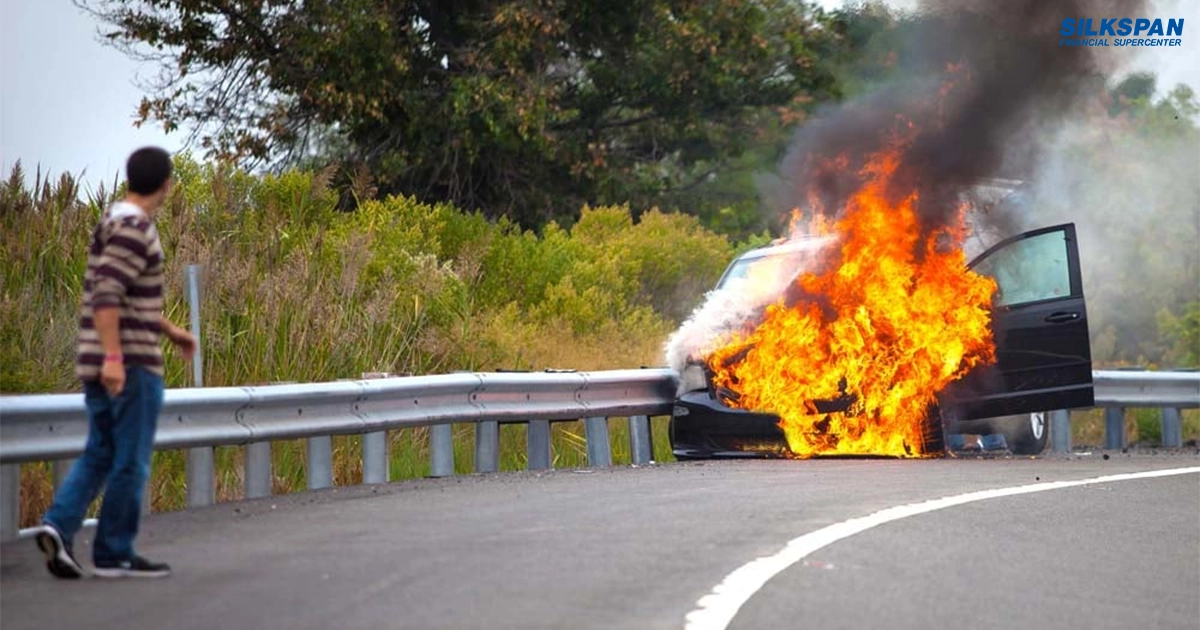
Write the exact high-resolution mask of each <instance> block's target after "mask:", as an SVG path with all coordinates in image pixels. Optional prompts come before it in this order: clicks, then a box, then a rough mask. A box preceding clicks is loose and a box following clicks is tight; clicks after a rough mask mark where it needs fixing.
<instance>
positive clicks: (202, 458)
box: [142, 446, 216, 507]
mask: <svg viewBox="0 0 1200 630" xmlns="http://www.w3.org/2000/svg"><path fill="white" fill-rule="evenodd" d="M185 476H186V478H187V502H188V503H187V504H188V507H203V506H206V505H212V504H213V502H214V501H215V499H216V492H215V487H214V486H215V484H214V481H215V479H216V463H215V457H214V453H213V447H211V446H201V447H197V448H189V449H188V451H187V472H186V473H185ZM146 498H149V495H146ZM142 504H143V506H149V505H150V501H143V502H142Z"/></svg>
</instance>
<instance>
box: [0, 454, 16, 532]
mask: <svg viewBox="0 0 1200 630" xmlns="http://www.w3.org/2000/svg"><path fill="white" fill-rule="evenodd" d="M20 525H21V465H20V464H5V465H3V466H0V540H12V539H13V538H16V537H17V534H18V533H20V531H21V528H20Z"/></svg>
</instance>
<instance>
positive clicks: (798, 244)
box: [736, 234, 837, 260]
mask: <svg viewBox="0 0 1200 630" xmlns="http://www.w3.org/2000/svg"><path fill="white" fill-rule="evenodd" d="M835 240H837V236H836V235H833V234H829V235H824V236H815V235H808V234H805V235H801V236H795V237H792V238H791V239H789V240H787V241H785V242H783V243H780V244H778V245H768V246H766V247H759V248H756V249H752V250H750V251H748V252H746V253H744V254H742V255H741V256H738V257H737V259H736V260H753V259H755V258H766V257H768V256H778V255H780V254H790V253H793V252H804V251H816V250H819V249H821V248H822V247H825V246H826V245H828V244H829V243H831V242H833V241H835Z"/></svg>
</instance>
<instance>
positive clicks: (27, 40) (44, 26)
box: [0, 0, 1200, 185]
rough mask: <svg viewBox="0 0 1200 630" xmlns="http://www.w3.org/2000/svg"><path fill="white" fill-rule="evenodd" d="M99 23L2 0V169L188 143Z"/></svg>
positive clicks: (66, 8) (106, 176)
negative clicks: (146, 99) (161, 117)
mask: <svg viewBox="0 0 1200 630" xmlns="http://www.w3.org/2000/svg"><path fill="white" fill-rule="evenodd" d="M821 4H823V5H825V6H827V7H836V6H840V5H841V4H842V0H821ZM891 4H893V5H899V6H904V7H910V8H911V7H912V6H914V5H915V2H913V1H912V0H895V1H893V2H891ZM1150 13H1151V15H1150V17H1164V18H1166V17H1185V18H1186V19H1187V21H1186V28H1185V30H1184V37H1183V42H1184V46H1183V47H1182V48H1158V49H1151V50H1148V51H1146V52H1144V53H1142V54H1141V56H1140V57H1139V59H1138V60H1137V62H1136V64H1135V65H1136V67H1138V68H1145V69H1150V70H1154V71H1155V72H1157V73H1158V75H1159V79H1160V86H1172V85H1174V84H1175V83H1179V82H1186V83H1188V84H1189V85H1191V86H1192V87H1193V88H1196V89H1197V90H1198V91H1200V1H1196V0H1157V1H1156V2H1154V9H1153V10H1152V11H1151V12H1150ZM1085 17H1086V16H1085ZM97 26H98V25H97V24H96V23H95V22H94V20H93V19H92V18H91V16H89V15H87V14H84V13H82V12H80V11H79V10H78V9H77V8H75V6H74V5H73V4H72V3H71V1H70V0H0V86H2V88H0V177H5V176H7V174H8V172H9V169H11V167H12V165H13V163H14V162H16V161H17V160H18V159H20V160H21V163H22V164H23V165H24V166H26V167H27V170H28V171H29V172H30V173H32V171H33V168H34V167H35V166H37V165H38V164H40V165H41V166H42V168H43V170H46V169H49V170H50V171H51V172H52V173H54V174H56V175H57V174H58V173H61V172H63V171H69V172H72V173H76V174H78V173H80V172H82V171H84V170H85V169H86V173H87V177H86V179H87V181H88V182H90V183H92V185H94V184H95V183H96V182H98V181H101V180H103V181H109V182H111V181H112V179H113V176H114V175H115V174H117V173H119V172H120V171H121V169H122V166H123V164H124V159H125V156H127V155H128V154H129V153H130V152H131V151H133V150H134V149H136V148H138V147H140V146H144V145H147V144H157V145H159V146H162V147H164V148H166V149H168V150H170V151H176V150H179V149H180V148H181V147H182V144H183V140H184V138H183V134H181V133H179V132H176V133H174V134H171V135H167V134H164V133H163V132H162V130H161V129H160V128H157V127H153V126H152V125H147V126H144V127H142V128H140V129H138V128H135V127H134V126H133V121H134V115H135V111H136V109H137V105H138V103H139V102H140V100H141V97H142V93H141V91H140V90H139V89H138V88H137V87H136V85H135V80H136V78H137V77H138V76H139V73H141V76H153V74H154V72H155V68H153V67H145V68H143V67H140V66H139V64H138V63H137V62H134V61H132V60H130V59H128V58H127V57H125V56H124V55H123V54H121V53H120V52H119V51H117V50H115V49H113V48H110V47H107V46H105V45H104V44H102V43H100V42H99V41H98V40H97ZM1064 53H1067V54H1069V51H1064Z"/></svg>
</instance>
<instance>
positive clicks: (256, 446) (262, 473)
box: [244, 442, 275, 499]
mask: <svg viewBox="0 0 1200 630" xmlns="http://www.w3.org/2000/svg"><path fill="white" fill-rule="evenodd" d="M245 458H246V459H245V462H244V464H245V468H246V498H247V499H259V498H262V497H269V496H271V481H272V480H273V478H274V476H275V475H274V473H273V472H272V470H271V443H270V442H252V443H250V444H247V445H246V454H245Z"/></svg>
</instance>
